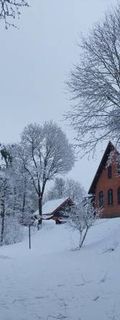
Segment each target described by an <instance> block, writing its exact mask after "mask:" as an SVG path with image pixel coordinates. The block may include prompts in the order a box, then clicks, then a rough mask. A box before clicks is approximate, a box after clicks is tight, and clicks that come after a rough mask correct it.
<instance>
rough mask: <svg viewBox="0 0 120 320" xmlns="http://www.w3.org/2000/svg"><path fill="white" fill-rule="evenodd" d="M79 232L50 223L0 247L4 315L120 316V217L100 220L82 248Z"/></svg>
mask: <svg viewBox="0 0 120 320" xmlns="http://www.w3.org/2000/svg"><path fill="white" fill-rule="evenodd" d="M77 241H78V234H77V232H73V231H72V230H71V229H69V228H68V227H67V226H66V225H55V224H53V223H52V222H47V223H46V224H45V225H44V227H43V229H42V230H40V231H39V232H37V233H36V234H33V236H32V250H31V251H30V250H28V241H27V239H26V240H25V241H24V242H23V243H19V244H15V245H11V246H6V247H2V248H0V320H37V319H42V320H47V319H48V320H49V319H50V320H51V319H68V320H88V319H90V320H101V319H102V320H106V319H114V320H117V319H118V320H119V319H120V285H119V270H120V219H112V220H100V221H99V222H97V223H96V225H95V226H94V227H92V228H91V230H90V231H89V233H88V237H87V240H86V243H85V245H84V247H83V248H82V250H81V251H78V250H75V248H76V246H77Z"/></svg>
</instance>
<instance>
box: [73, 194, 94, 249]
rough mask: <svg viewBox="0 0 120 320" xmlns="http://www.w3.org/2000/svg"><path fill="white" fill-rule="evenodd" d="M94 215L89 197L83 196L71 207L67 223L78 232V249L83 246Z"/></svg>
mask: <svg viewBox="0 0 120 320" xmlns="http://www.w3.org/2000/svg"><path fill="white" fill-rule="evenodd" d="M96 216H98V215H96V211H95V208H94V207H93V204H92V202H91V199H89V198H85V197H84V198H83V199H80V200H79V201H78V202H77V203H75V205H74V206H72V207H71V210H70V213H69V223H70V225H71V226H72V228H73V229H75V230H78V232H79V235H80V237H79V249H81V247H82V246H83V243H84V241H85V239H86V236H87V233H88V230H89V229H90V227H91V226H92V225H93V223H94V221H95V219H96Z"/></svg>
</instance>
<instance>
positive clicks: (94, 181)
mask: <svg viewBox="0 0 120 320" xmlns="http://www.w3.org/2000/svg"><path fill="white" fill-rule="evenodd" d="M113 150H115V151H116V153H118V151H117V149H116V148H115V147H114V145H113V144H112V142H111V141H109V143H108V145H107V148H106V150H105V152H104V154H103V157H102V160H101V162H100V164H99V167H98V169H97V172H96V174H95V177H94V179H93V181H92V184H91V186H90V189H89V191H88V194H90V193H92V194H93V193H95V188H96V184H97V182H98V179H99V177H100V175H101V173H102V170H103V168H104V167H105V164H106V162H107V160H108V157H109V154H110V152H111V151H113Z"/></svg>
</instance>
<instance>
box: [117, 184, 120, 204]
mask: <svg viewBox="0 0 120 320" xmlns="http://www.w3.org/2000/svg"><path fill="white" fill-rule="evenodd" d="M117 201H118V204H120V187H119V188H118V189H117Z"/></svg>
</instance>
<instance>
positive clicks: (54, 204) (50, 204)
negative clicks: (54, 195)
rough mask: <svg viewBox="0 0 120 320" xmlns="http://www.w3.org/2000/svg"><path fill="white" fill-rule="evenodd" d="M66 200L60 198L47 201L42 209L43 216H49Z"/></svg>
mask: <svg viewBox="0 0 120 320" xmlns="http://www.w3.org/2000/svg"><path fill="white" fill-rule="evenodd" d="M67 199H68V198H61V199H55V200H49V201H47V202H46V203H45V204H44V206H43V209H42V212H43V214H50V213H52V212H53V211H54V210H55V209H57V208H58V207H59V206H60V205H61V204H63V203H64V202H65V201H66V200H67Z"/></svg>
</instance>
